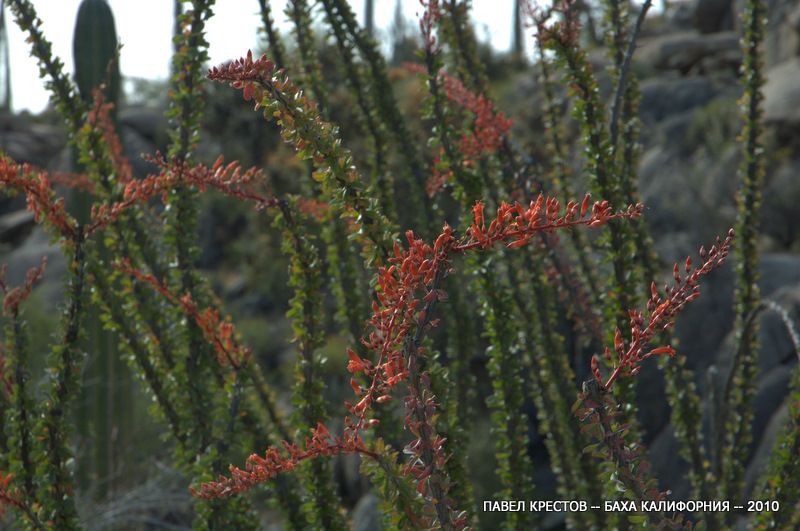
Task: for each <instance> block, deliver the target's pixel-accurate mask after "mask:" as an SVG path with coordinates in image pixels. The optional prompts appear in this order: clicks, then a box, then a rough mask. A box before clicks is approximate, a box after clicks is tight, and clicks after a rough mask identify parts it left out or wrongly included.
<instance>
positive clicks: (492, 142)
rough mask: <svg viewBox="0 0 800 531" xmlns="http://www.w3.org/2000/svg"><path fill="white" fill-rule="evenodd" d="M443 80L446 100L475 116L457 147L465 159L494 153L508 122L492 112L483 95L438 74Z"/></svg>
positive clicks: (505, 131)
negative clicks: (468, 131) (470, 127)
mask: <svg viewBox="0 0 800 531" xmlns="http://www.w3.org/2000/svg"><path fill="white" fill-rule="evenodd" d="M439 75H440V77H441V78H442V80H443V81H444V90H445V95H446V96H447V99H449V100H450V101H452V102H453V103H456V104H457V105H459V106H460V107H462V108H464V109H467V110H468V111H470V112H471V113H472V114H474V115H475V121H474V123H473V124H472V131H471V133H470V134H465V135H463V136H462V137H461V141H460V143H459V148H460V151H461V154H462V155H464V157H466V158H467V159H468V160H474V159H476V158H478V157H480V156H481V155H484V154H487V153H494V152H495V151H497V149H498V148H499V147H500V145H501V144H502V142H503V137H504V136H505V135H506V134H507V133H508V131H509V129H511V123H512V122H511V119H510V118H507V117H506V115H505V114H503V112H501V111H496V110H495V109H494V106H493V105H492V102H491V101H489V99H488V98H486V96H485V95H483V94H475V93H474V92H472V91H470V90H467V88H466V87H465V86H464V84H463V83H462V82H461V81H459V80H458V79H456V78H454V77H452V76H450V75H448V74H446V73H444V72H440V73H439Z"/></svg>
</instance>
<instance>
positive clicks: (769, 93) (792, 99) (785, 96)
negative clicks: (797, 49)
mask: <svg viewBox="0 0 800 531" xmlns="http://www.w3.org/2000/svg"><path fill="white" fill-rule="evenodd" d="M764 121H765V123H766V124H767V125H794V126H796V125H800V58H794V59H789V60H787V61H784V62H782V63H780V64H778V65H775V66H773V67H772V68H770V69H769V70H767V83H766V84H765V85H764Z"/></svg>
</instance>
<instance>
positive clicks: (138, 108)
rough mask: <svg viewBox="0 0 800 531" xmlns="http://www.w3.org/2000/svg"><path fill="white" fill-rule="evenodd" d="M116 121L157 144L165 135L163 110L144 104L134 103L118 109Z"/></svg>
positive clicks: (165, 124)
mask: <svg viewBox="0 0 800 531" xmlns="http://www.w3.org/2000/svg"><path fill="white" fill-rule="evenodd" d="M117 121H118V122H119V124H120V125H121V126H124V127H127V128H130V129H132V130H133V131H135V132H136V133H138V134H139V135H140V136H142V137H143V138H144V139H146V140H148V141H150V142H151V143H154V144H157V143H158V141H159V140H161V139H162V137H163V136H164V135H165V131H166V127H167V123H166V121H165V119H164V110H163V109H158V108H155V107H148V106H144V105H134V106H131V107H125V108H123V109H121V110H120V112H119V115H118V116H117Z"/></svg>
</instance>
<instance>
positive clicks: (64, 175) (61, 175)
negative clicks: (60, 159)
mask: <svg viewBox="0 0 800 531" xmlns="http://www.w3.org/2000/svg"><path fill="white" fill-rule="evenodd" d="M50 182H52V183H53V184H56V185H61V186H66V187H67V188H70V189H74V190H83V191H84V192H88V193H90V194H93V193H94V191H95V185H94V183H93V182H92V181H91V180H90V179H89V176H88V175H86V174H85V173H76V172H71V171H55V172H51V173H50Z"/></svg>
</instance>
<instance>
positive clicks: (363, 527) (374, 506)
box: [352, 494, 383, 531]
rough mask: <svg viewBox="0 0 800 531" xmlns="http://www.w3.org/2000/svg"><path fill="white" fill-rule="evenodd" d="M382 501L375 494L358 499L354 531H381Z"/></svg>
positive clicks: (354, 516) (354, 517)
mask: <svg viewBox="0 0 800 531" xmlns="http://www.w3.org/2000/svg"><path fill="white" fill-rule="evenodd" d="M379 504H380V501H379V500H378V498H377V497H376V496H375V495H374V494H367V495H365V496H362V497H361V499H359V500H358V503H357V504H356V506H355V507H354V508H353V527H352V530H353V531H381V529H382V528H383V526H381V517H380V514H381V510H380V506H379Z"/></svg>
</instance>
